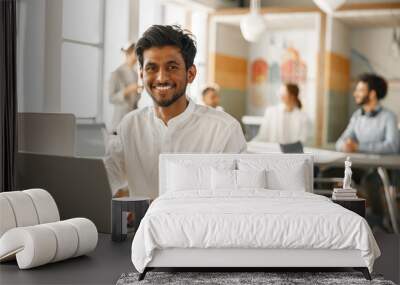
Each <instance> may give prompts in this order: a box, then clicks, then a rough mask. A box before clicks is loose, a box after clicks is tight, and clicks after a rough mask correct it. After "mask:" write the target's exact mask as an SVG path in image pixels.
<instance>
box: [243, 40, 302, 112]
mask: <svg viewBox="0 0 400 285" xmlns="http://www.w3.org/2000/svg"><path fill="white" fill-rule="evenodd" d="M275 54H276V55H277V56H275V57H272V58H271V64H268V62H267V61H266V60H265V59H264V58H261V57H258V58H255V59H254V60H253V61H252V62H251V63H250V104H251V105H252V106H253V107H255V108H265V107H266V106H268V105H274V104H276V103H278V99H277V98H275V97H277V96H276V94H277V92H278V89H279V87H280V85H281V84H282V82H291V83H296V84H298V85H299V87H300V89H302V87H304V84H305V82H306V80H307V64H306V62H305V61H304V60H303V59H302V57H301V55H300V52H299V50H298V49H296V48H294V47H292V46H290V47H287V48H282V49H280V51H279V52H278V53H275ZM268 94H269V96H268ZM271 94H272V95H271Z"/></svg>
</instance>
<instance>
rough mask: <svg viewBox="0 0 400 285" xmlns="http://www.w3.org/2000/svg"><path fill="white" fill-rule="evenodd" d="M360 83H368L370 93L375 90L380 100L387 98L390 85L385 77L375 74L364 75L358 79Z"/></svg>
mask: <svg viewBox="0 0 400 285" xmlns="http://www.w3.org/2000/svg"><path fill="white" fill-rule="evenodd" d="M358 81H362V82H364V83H367V85H368V91H371V90H374V91H375V92H376V97H377V98H378V100H381V99H383V98H385V96H386V93H387V89H388V85H387V82H386V80H385V79H384V78H383V77H381V76H379V75H377V74H374V73H363V74H361V75H360V76H359V77H358Z"/></svg>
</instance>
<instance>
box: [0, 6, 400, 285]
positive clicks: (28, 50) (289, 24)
mask: <svg viewBox="0 0 400 285" xmlns="http://www.w3.org/2000/svg"><path fill="white" fill-rule="evenodd" d="M321 1H322V0H321ZM315 2H317V1H312V0H296V1H295V0H281V1H278V0H261V1H259V3H260V9H259V13H260V14H261V15H262V17H263V19H264V22H265V30H263V32H262V33H261V35H260V36H259V38H258V39H257V40H256V41H248V40H246V39H245V38H244V36H243V34H242V30H241V22H242V20H243V18H244V17H246V16H247V15H248V13H249V11H250V8H249V5H250V1H246V0H117V1H115V0H85V1H79V0H34V1H32V0H16V1H15V3H16V16H17V17H16V21H17V23H16V50H15V52H16V92H15V94H16V102H17V106H16V108H17V114H16V124H17V128H16V130H17V131H16V141H17V146H18V149H17V152H16V155H15V179H16V183H15V189H14V190H24V189H30V188H43V189H46V190H47V191H49V192H50V193H51V195H52V196H53V197H54V199H55V201H56V203H57V206H58V209H59V211H60V215H61V216H62V217H63V218H64V219H65V218H72V217H77V216H82V217H87V218H89V219H90V220H91V221H93V223H94V224H95V225H96V227H97V230H98V232H99V234H100V235H101V239H99V242H98V244H97V249H96V250H95V251H94V253H92V254H89V258H86V257H77V258H76V259H77V260H75V259H72V260H68V261H64V262H59V263H55V264H51V265H44V266H42V267H40V270H27V271H24V272H21V271H20V270H18V268H17V265H16V262H15V261H13V262H6V263H1V264H0V272H1V274H0V281H1V279H2V278H6V283H4V284H25V283H26V284H44V283H45V282H51V283H53V282H54V283H55V284H57V282H60V284H62V283H63V282H62V281H63V280H64V281H65V282H67V283H71V284H79V282H83V283H81V284H86V283H90V282H89V279H90V280H91V282H92V283H93V282H94V283H98V284H103V283H102V282H104V284H116V282H117V281H118V279H119V278H120V276H121V274H123V273H126V272H132V271H134V268H133V265H132V263H131V260H130V250H131V248H130V245H131V241H132V240H131V239H130V240H129V239H128V241H124V242H122V243H116V244H114V243H111V238H110V234H111V222H112V216H111V210H112V209H111V208H112V204H111V200H112V198H113V197H112V193H111V190H110V185H109V181H108V179H107V173H106V169H105V168H104V163H103V158H104V156H105V155H106V152H107V143H108V139H109V136H110V134H111V133H112V117H113V104H111V103H110V100H109V87H110V76H111V74H112V72H113V71H114V70H116V69H117V68H118V67H119V66H120V65H121V64H122V63H123V62H124V60H125V58H124V53H123V52H122V51H121V47H123V46H124V45H126V43H129V42H132V43H135V42H137V40H138V39H139V38H140V37H141V36H142V35H143V33H144V31H146V30H147V29H148V28H149V27H150V26H152V25H156V24H157V25H180V26H181V27H183V28H185V29H188V30H190V31H191V32H192V33H193V35H194V36H195V39H196V42H197V54H196V57H195V60H194V64H195V65H196V68H197V76H196V79H195V80H194V82H193V83H191V84H189V85H188V88H187V90H186V95H187V96H188V97H190V98H191V99H192V100H193V101H194V102H195V103H196V104H202V105H204V102H203V99H202V90H203V89H204V86H206V85H207V84H210V83H213V84H217V85H218V93H219V96H220V106H221V107H222V108H223V109H224V112H226V113H228V114H229V115H231V116H232V117H233V118H234V119H236V120H237V121H238V122H239V123H240V125H241V127H242V130H243V133H244V136H245V138H246V141H247V145H248V150H252V151H255V152H256V151H257V150H259V149H261V148H263V147H265V151H266V152H270V151H273V152H276V151H277V152H280V150H279V145H278V144H276V143H275V144H272V143H266V144H265V145H262V143H257V142H254V141H253V140H254V138H255V137H256V135H257V133H258V131H259V130H260V125H261V124H262V123H263V119H264V113H265V110H266V108H268V107H271V106H276V105H279V104H280V102H281V101H280V100H281V98H280V96H279V90H280V88H281V86H282V84H283V83H285V82H295V83H296V84H297V85H298V86H299V89H300V94H299V98H300V100H301V102H302V105H303V106H302V111H303V112H304V113H305V114H306V115H307V117H308V119H309V125H308V126H307V129H308V136H307V140H306V141H305V142H303V144H302V146H303V148H304V152H307V151H315V152H318V154H320V155H321V157H323V156H324V157H325V156H326V157H328V156H333V157H335V155H337V153H338V151H336V149H335V143H336V141H337V140H338V138H339V137H340V135H341V134H342V133H343V131H344V130H345V128H346V127H347V125H348V123H349V121H350V119H351V116H352V114H353V113H354V112H355V111H356V110H357V109H358V108H359V106H357V104H356V103H355V101H354V97H353V92H354V90H355V88H356V85H357V83H358V77H359V75H360V74H362V73H375V74H379V75H380V76H382V77H384V78H385V80H386V82H387V84H388V92H387V95H386V97H385V98H384V99H383V100H382V101H381V102H380V103H381V105H382V106H383V107H384V108H387V109H389V110H391V111H392V112H393V113H394V114H395V115H396V116H397V118H398V122H399V125H398V126H397V127H398V132H399V133H400V120H399V118H400V1H394V0H393V1H391V0H347V1H342V2H343V4H341V6H340V7H338V8H337V9H336V10H335V11H334V12H332V13H327V12H326V11H324V10H323V9H321V8H320V7H319V6H318V5H317V4H316V3H315ZM2 44H3V43H0V45H2ZM139 81H140V78H139ZM152 105H153V101H152V99H151V97H150V95H149V94H148V93H147V91H146V90H145V89H144V90H142V92H141V98H140V100H139V102H138V109H142V108H147V107H151V106H152ZM143 151H144V152H145V151H146V150H143ZM351 158H352V160H353V161H354V165H353V168H354V169H355V168H357V167H359V168H362V169H375V170H378V172H379V171H380V172H379V175H378V177H379V178H380V179H381V182H380V187H379V189H378V190H377V191H379V195H380V196H381V199H382V201H383V203H382V205H381V208H382V211H383V212H384V218H383V226H376V224H375V223H374V221H373V220H372V221H371V220H369V219H368V213H369V210H370V209H369V207H370V201H368V200H367V201H366V213H367V221H368V223H369V224H370V226H371V229H372V232H373V234H374V237H375V238H376V240H377V242H378V245H379V247H380V249H381V252H382V255H381V257H380V258H379V259H377V261H376V263H375V272H377V274H381V276H383V278H384V279H385V280H387V281H388V282H393V283H388V284H399V283H400V232H399V229H400V188H399V187H400V183H397V185H396V183H392V174H388V173H391V172H397V175H399V173H400V148H399V150H398V152H397V153H393V154H387V155H380V154H368V153H357V154H354V155H353V156H352V157H351ZM321 161H322V160H321ZM343 161H344V160H343V159H342V160H340V161H339V162H338V161H335V162H334V163H332V164H330V163H329V162H324V161H322V162H321V163H319V164H315V163H314V192H315V193H316V194H319V195H323V196H326V197H328V198H330V197H331V195H332V192H333V188H334V187H341V181H342V179H343V172H344V166H343ZM332 169H335V171H331V170H332ZM389 176H390V177H389ZM398 180H400V179H399V178H398ZM397 182H398V181H397ZM393 184H394V185H393ZM354 186H355V188H357V190H360V191H359V192H358V194H359V196H361V197H362V198H364V197H363V194H362V193H363V191H362V189H359V188H360V187H362V186H361V185H360V184H358V183H356V184H355V185H354ZM2 191H4V192H5V191H6V189H2ZM7 191H8V190H7ZM100 259H108V261H102V263H101V264H99V265H98V266H97V265H96V264H93V263H91V262H93V260H100ZM74 262H75V263H74ZM82 266H83V267H84V266H87V267H88V271H87V272H85V270H84V269H83V268H82ZM96 272H98V276H97V277H90V276H94V275H96ZM89 273H90V274H91V275H90V276H89ZM78 274H81V276H82V279H81V280H79V278H75V277H74V276H73V275H78ZM2 276H4V277H2ZM57 276H58V277H57ZM57 278H59V279H58V281H57V280H56V279H57ZM85 278H87V279H85ZM0 283H2V282H0ZM2 284H3V283H2ZM127 284H129V283H127ZM131 284H134V283H131Z"/></svg>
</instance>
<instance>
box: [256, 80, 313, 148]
mask: <svg viewBox="0 0 400 285" xmlns="http://www.w3.org/2000/svg"><path fill="white" fill-rule="evenodd" d="M279 93H280V98H281V101H282V104H279V105H277V106H271V107H268V108H267V109H266V110H265V114H264V119H263V122H262V124H261V126H260V130H259V132H258V134H257V136H256V137H255V138H254V139H253V140H254V141H263V142H274V143H281V144H289V143H295V142H299V141H300V142H301V143H303V144H304V143H305V142H306V141H307V138H308V129H309V121H308V117H307V114H306V113H305V112H303V111H301V108H302V104H301V101H300V99H299V87H298V86H297V85H296V84H292V83H287V84H285V85H282V86H281V88H280V91H279Z"/></svg>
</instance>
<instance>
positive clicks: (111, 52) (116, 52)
mask: <svg viewBox="0 0 400 285" xmlns="http://www.w3.org/2000/svg"><path fill="white" fill-rule="evenodd" d="M129 7H130V6H129V0H118V1H115V0H106V14H105V31H104V76H103V77H104V82H103V121H104V122H105V123H106V126H107V127H108V128H111V120H112V113H113V105H112V104H111V103H110V102H109V94H108V85H109V84H108V83H109V79H110V75H111V72H113V71H114V70H115V69H116V68H117V67H118V66H119V65H120V64H122V63H123V62H124V56H123V54H122V52H121V47H122V46H123V45H124V44H125V43H126V42H127V41H128V40H129V39H130V37H129ZM131 40H136V39H131Z"/></svg>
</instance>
